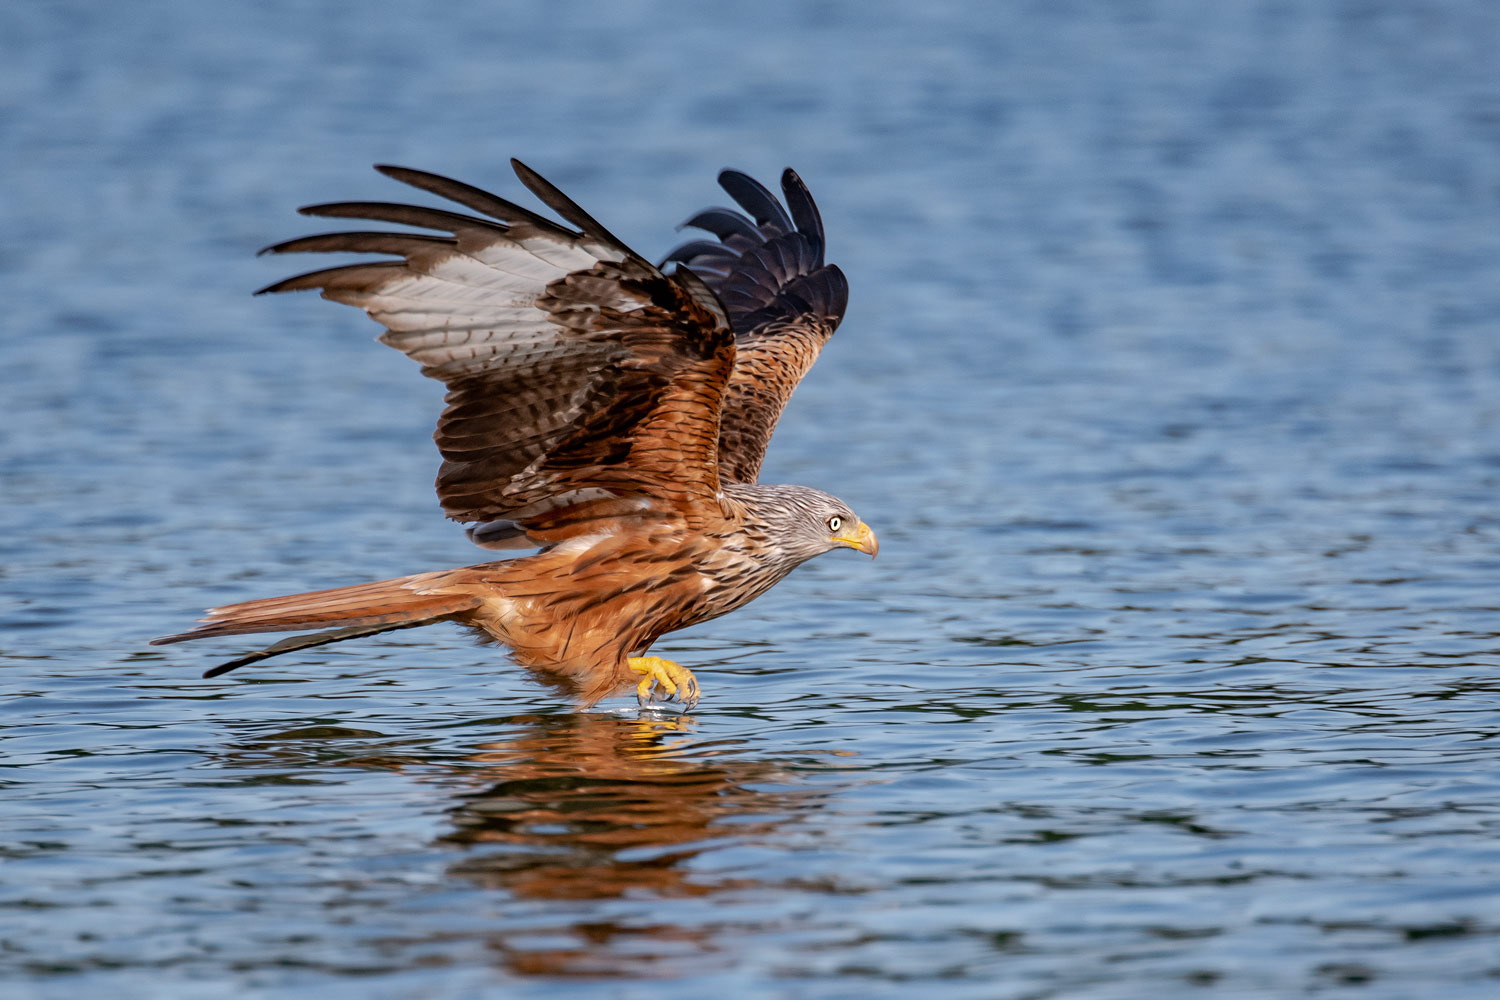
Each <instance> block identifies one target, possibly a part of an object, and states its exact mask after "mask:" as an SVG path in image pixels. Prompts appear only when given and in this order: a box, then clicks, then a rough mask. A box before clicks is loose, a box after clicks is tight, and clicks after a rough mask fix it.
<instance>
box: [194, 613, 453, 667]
mask: <svg viewBox="0 0 1500 1000" xmlns="http://www.w3.org/2000/svg"><path fill="white" fill-rule="evenodd" d="M431 624H432V619H426V618H424V619H422V620H421V621H414V622H397V623H396V624H395V625H366V626H363V627H360V626H355V627H353V628H335V629H329V630H328V631H327V632H313V633H310V634H308V635H294V636H292V637H291V638H290V639H282V640H281V641H280V642H273V643H271V645H269V646H267V647H266V648H265V649H257V650H256V651H255V652H253V653H246V654H245V655H244V656H241V657H238V658H237V659H233V660H230V661H229V662H228V663H221V664H219V665H218V666H217V667H210V668H209V669H207V670H205V671H203V676H204V677H205V678H207V677H217V676H219V675H220V674H227V673H229V671H231V670H236V669H238V668H240V667H245V666H249V665H250V664H252V663H259V662H260V661H261V660H265V659H269V658H270V657H272V656H280V655H281V654H282V653H291V652H295V651H296V650H299V649H311V648H313V647H314V646H326V645H328V644H329V643H331V642H343V641H344V640H345V639H362V638H364V637H365V636H367V635H379V634H380V633H381V632H395V631H396V630H398V629H403V628H417V627H418V626H421V625H431Z"/></svg>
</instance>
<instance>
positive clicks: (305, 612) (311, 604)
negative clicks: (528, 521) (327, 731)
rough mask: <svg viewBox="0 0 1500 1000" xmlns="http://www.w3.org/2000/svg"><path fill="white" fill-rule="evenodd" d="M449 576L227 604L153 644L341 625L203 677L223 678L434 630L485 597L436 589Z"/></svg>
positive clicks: (429, 575)
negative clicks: (406, 631) (423, 628)
mask: <svg viewBox="0 0 1500 1000" xmlns="http://www.w3.org/2000/svg"><path fill="white" fill-rule="evenodd" d="M448 576H449V574H448V573H446V572H444V573H421V574H418V575H416V576H404V577H399V578H397V579H395V580H380V581H377V582H375V583H360V584H355V585H354V586H352V587H336V588H334V589H332V590H315V591H311V592H309V593H306V594H288V595H287V596H285V597H266V598H262V599H261V600H258V601H244V602H242V603H240V604H226V605H224V606H223V607H221V608H209V609H208V616H207V617H206V618H204V619H203V620H202V621H203V624H201V625H199V626H198V627H197V628H194V629H190V630H189V631H187V632H180V633H178V634H177V635H164V636H162V637H161V638H159V639H152V640H151V645H153V646H162V645H166V644H167V643H169V642H185V641H187V640H189V639H208V638H211V637H213V636H219V635H241V634H244V633H247V632H303V631H306V630H308V629H318V628H326V627H327V626H330V625H332V626H335V627H334V628H331V629H327V630H326V631H321V632H315V633H313V634H312V635H298V636H293V637H291V638H289V639H283V640H281V641H280V642H277V643H273V644H272V645H270V646H267V647H266V648H264V649H261V650H257V651H256V652H254V653H250V654H247V655H245V656H241V657H240V658H239V659H236V660H231V661H229V662H228V663H222V664H220V665H219V666H217V667H214V668H213V669H211V670H208V671H206V672H205V673H204V674H203V676H204V677H217V676H219V675H220V674H223V673H228V672H229V671H231V670H233V669H235V668H236V667H243V666H245V665H246V664H249V663H255V662H257V661H259V660H264V659H266V658H267V657H270V656H277V655H279V654H281V653H290V652H292V651H293V650H298V649H309V648H311V647H313V646H324V645H327V644H328V643H330V642H342V641H344V640H345V639H358V638H360V637H362V636H367V635H376V634H378V633H380V632H392V631H395V630H396V629H403V628H416V627H417V626H419V625H430V624H432V623H434V622H439V621H444V620H446V619H449V618H452V617H454V616H455V615H460V614H462V613H463V612H465V611H471V610H473V609H474V608H477V607H478V606H479V604H480V600H481V598H480V597H479V596H478V595H476V594H473V593H462V592H457V593H455V592H451V591H450V592H443V591H442V590H437V589H436V588H435V586H434V585H436V586H441V582H442V579H443V578H447V577H448Z"/></svg>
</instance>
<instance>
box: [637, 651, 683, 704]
mask: <svg viewBox="0 0 1500 1000" xmlns="http://www.w3.org/2000/svg"><path fill="white" fill-rule="evenodd" d="M625 663H626V665H627V666H629V667H630V669H631V670H634V671H635V672H636V673H638V674H640V675H641V682H640V683H639V684H637V685H636V688H635V700H636V701H637V702H639V703H640V706H641V707H642V708H645V707H646V706H647V705H649V704H651V702H652V701H653V700H655V699H656V698H657V697H658V695H657V694H656V692H655V691H654V690H653V689H654V688H655V687H656V686H657V685H660V686H661V688H662V689H663V690H664V691H665V692H666V694H665V695H661V696H660V697H661V698H662V700H663V701H670V700H671V699H672V697H673V696H676V698H677V700H678V701H680V702H682V707H683V708H684V709H690V708H692V707H693V706H694V705H696V704H698V678H696V677H694V676H693V672H692V671H691V670H689V669H688V668H687V667H683V666H679V665H678V664H676V663H673V662H672V661H671V660H664V659H662V658H661V657H660V656H632V657H629V658H628V659H626V661H625Z"/></svg>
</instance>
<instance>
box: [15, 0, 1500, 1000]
mask: <svg viewBox="0 0 1500 1000" xmlns="http://www.w3.org/2000/svg"><path fill="white" fill-rule="evenodd" d="M1497 44H1500V8H1495V7H1494V6H1493V5H1491V4H1486V3H1481V2H1474V3H1462V2H1456V0H1454V2H1434V3H1426V4H1409V5H1402V4H1381V3H1374V2H1370V3H1362V2H1346V3H1328V4H1323V3H1317V4H1284V3H1272V2H1266V3H1252V2H1233V3H1222V4H1209V5H1205V4H1198V3H1192V2H1188V0H1177V2H1169V0H1160V2H1141V3H1128V4H1127V3H1121V4H1110V5H1098V6H1091V5H1074V4H1010V5H1003V6H999V7H996V8H994V9H993V10H988V9H987V10H986V12H985V13H983V14H982V15H980V14H979V13H977V11H976V9H975V8H973V7H972V6H971V5H961V4H953V5H945V4H927V5H921V7H920V12H919V8H918V7H914V6H911V5H902V4H883V3H880V4H860V5H839V4H823V5H798V4H780V3H771V4H758V5H754V8H753V9H746V10H740V11H735V12H729V11H723V12H718V11H715V12H713V13H706V12H701V11H698V10H697V8H688V7H684V6H681V5H675V4H670V3H662V4H657V3H623V4H615V5H610V6H609V7H608V8H607V9H606V8H602V7H597V6H591V7H589V8H580V9H578V10H577V11H573V12H564V11H561V10H559V9H556V8H554V7H553V6H552V5H541V4H538V5H514V6H513V5H504V6H495V7H490V8H480V7H462V6H460V7H453V6H451V5H450V6H447V7H444V8H443V9H442V11H441V12H440V13H439V12H436V11H435V10H434V9H429V8H426V7H420V6H416V7H411V8H402V9H396V8H379V9H378V10H376V9H374V8H370V7H368V6H364V5H359V6H355V5H340V4H334V5H327V6H321V7H316V8H309V7H307V6H306V5H300V4H276V3H268V4H255V5H250V4H244V5H233V4H231V5H190V4H185V3H180V2H172V0H159V2H152V3H145V4H135V5H130V6H127V7H121V6H116V7H113V8H106V7H103V6H100V5H97V4H85V3H77V4H70V3H55V4H47V5H41V4H35V5H13V6H12V7H9V8H6V9H5V10H4V11H3V12H0V55H3V56H4V58H3V59H0V168H3V176H4V177H5V179H6V187H7V194H6V196H5V197H4V199H3V200H0V295H3V299H4V301H5V304H6V309H5V318H4V320H3V321H0V322H3V324H4V327H3V330H4V333H3V337H0V373H3V374H0V382H3V395H4V400H5V406H4V411H5V413H6V421H5V424H4V426H3V428H0V435H3V442H4V444H3V450H0V476H3V482H4V495H5V499H6V503H5V505H4V507H3V508H0V567H3V569H0V622H3V625H4V632H3V638H0V666H3V671H0V713H3V718H0V725H3V727H4V728H3V730H0V754H3V757H0V851H3V864H0V976H3V981H4V983H5V992H6V995H7V996H8V997H9V996H16V997H28V998H29V997H38V998H43V997H45V998H50V997H76V996H94V995H109V996H113V997H119V998H122V1000H123V998H133V997H151V998H156V997H164V996H173V997H175V996H183V997H198V996H203V997H208V996H224V995H226V994H232V995H236V996H261V995H276V996H304V995H305V996H317V997H320V998H321V997H327V996H340V997H342V996H350V997H369V996H379V997H419V996H420V997H430V996H474V995H497V996H498V995H505V996H552V995H570V994H573V993H578V994H587V995H608V996H620V997H638V996H642V997H643V996H648V995H649V996H652V997H657V998H673V997H683V998H687V997H701V996H703V995H705V994H716V995H726V996H738V995H742V996H792V997H804V996H805V997H813V996H817V997H824V996H827V997H845V996H848V997H856V996H857V997H862V998H863V997H871V996H882V997H883V996H891V997H898V996H911V995H912V994H913V993H914V992H916V991H918V990H928V991H932V990H941V995H943V996H955V997H964V996H972V997H984V998H993V997H1013V998H1043V997H1055V998H1067V1000H1078V998H1089V1000H1095V998H1099V1000H1103V998H1125V997H1141V996H1188V997H1190V996H1196V995H1213V996H1214V997H1236V996H1247V997H1248V996H1259V997H1287V996H1301V995H1309V996H1312V995H1316V996H1345V995H1349V996H1359V997H1433V996H1443V997H1454V998H1467V997H1473V998H1483V997H1489V996H1492V995H1493V994H1494V990H1495V988H1496V977H1497V976H1500V959H1497V957H1496V956H1497V954H1500V951H1497V938H1500V881H1497V878H1500V848H1497V846H1496V844H1497V834H1500V767H1497V765H1500V751H1497V743H1496V735H1497V733H1500V680H1497V676H1500V672H1497V667H1500V597H1497V590H1496V585H1495V581H1496V576H1497V571H1500V515H1497V510H1496V504H1495V497H1496V492H1497V486H1500V77H1497V75H1496V73H1495V63H1494V52H1495V51H1496V47H1497ZM512 155H518V156H521V157H522V158H524V159H526V160H527V161H528V162H530V163H531V164H532V165H534V166H535V167H537V168H538V169H540V170H542V171H543V172H544V173H546V174H547V175H548V176H549V177H550V178H551V179H553V180H554V181H555V182H557V183H558V184H559V185H560V186H562V187H563V188H564V189H565V190H567V191H568V192H569V193H570V194H571V195H572V196H573V197H575V198H576V199H577V200H578V201H579V202H580V203H582V204H583V205H584V206H585V207H587V208H588V209H590V210H591V211H593V212H594V214H596V215H597V216H598V217H599V218H600V219H601V220H602V221H603V222H604V223H605V224H606V225H608V226H609V227H610V228H611V229H613V230H614V231H615V232H617V233H619V234H620V235H621V236H622V237H624V238H626V239H627V240H629V241H630V242H631V243H632V244H633V245H634V246H636V247H637V248H638V249H640V250H641V251H642V252H643V253H645V254H647V255H648V256H656V255H658V254H660V253H661V252H663V251H664V250H665V249H667V248H668V247H670V246H671V245H672V244H673V242H674V241H675V240H676V239H677V238H678V237H677V235H676V234H675V233H674V231H673V229H672V226H673V224H674V223H675V222H676V221H678V220H679V219H681V218H685V217H686V216H687V215H689V214H690V213H692V212H693V211H695V210H696V209H698V208H700V207H702V206H703V205H705V204H710V203H715V202H720V201H723V200H724V198H723V196H722V194H718V193H716V191H717V189H716V188H715V187H714V185H713V180H712V179H713V176H714V173H715V172H716V171H717V170H718V169H719V168H720V167H722V166H725V165H729V164H733V165H735V166H738V167H741V168H743V169H746V170H749V171H751V172H752V173H755V174H757V175H759V176H762V177H766V178H771V177H774V176H775V174H776V172H777V171H779V169H780V168H781V167H782V166H785V165H787V164H789V163H790V164H794V165H795V166H796V167H797V169H798V170H799V172H800V173H801V174H802V176H803V177H804V178H805V179H806V180H807V181H808V183H809V184H810V185H811V187H812V189H813V192H814V194H815V195H816V196H817V198H818V200H819V204H820V207H821V209H822V212H823V216H824V219H825V221H826V223H827V227H828V230H829V234H830V254H831V257H832V258H833V259H835V260H837V261H838V262H839V263H840V264H841V265H842V266H843V267H844V268H845V270H846V271H847V272H848V273H849V275H850V278H851V284H852V286H853V294H852V304H851V309H850V313H849V316H848V320H847V322H846V324H845V326H844V327H843V328H842V329H841V331H840V332H839V334H838V335H837V337H835V339H834V341H833V343H832V344H831V346H830V347H829V349H828V351H827V352H826V354H825V356H824V360H823V362H822V363H821V364H820V365H819V366H818V368H817V369H816V371H815V372H814V373H813V375H812V376H811V377H810V378H809V379H808V381H807V382H806V383H805V385H804V386H803V388H802V390H801V391H800V392H799V394H798V397H797V399H796V401H795V402H794V404H793V406H792V408H791V410H790V411H789V413H788V415H787V419H786V421H785V422H784V424H783V425H782V428H781V430H780V431H779V432H778V435H777V439H776V441H775V444H774V445H773V448H772V451H771V454H770V457H769V461H768V465H767V469H766V476H767V478H769V479H772V480H782V481H793V482H805V483H808V484H811V485H816V486H819V487H822V488H824V489H828V490H830V491H832V492H835V493H837V494H838V495H840V496H841V497H843V498H845V499H846V500H848V501H849V502H850V503H851V504H852V505H853V506H854V508H855V509H856V510H858V511H859V512H860V513H861V514H862V515H863V516H864V517H865V519H866V520H868V521H869V522H870V523H871V524H872V525H874V526H875V528H876V529H877V530H878V531H879V532H880V537H881V542H882V553H881V557H880V559H879V561H877V562H876V563H874V564H873V565H872V564H869V563H868V562H867V561H865V560H863V559H860V558H854V557H847V558H841V557H840V556H838V555H830V556H827V557H824V558H822V559H820V560H817V561H815V562H814V563H812V564H810V565H808V566H807V567H805V568H804V569H803V570H800V571H799V572H798V573H797V574H794V575H793V576H792V577H791V578H790V579H788V580H787V581H786V582H785V583H783V584H782V585H781V586H780V587H778V588H777V589H776V590H774V591H773V592H772V593H771V594H769V595H767V596H766V597H764V598H762V599H760V600H759V601H757V602H756V603H754V604H752V605H751V606H750V607H748V608H747V609H745V610H744V611H742V612H739V613H737V614H735V615H732V616H729V617H726V618H723V619H719V620H716V621H714V622H711V623H707V624H705V625H703V626H700V627H698V628H696V629H693V630H690V631H688V632H685V633H681V634H679V635H677V636H674V637H670V638H669V639H668V640H667V642H666V643H665V645H664V647H663V648H664V649H665V650H666V651H667V653H668V654H669V655H672V656H673V657H674V658H675V659H678V660H680V661H682V662H683V663H685V664H687V665H689V666H691V667H693V668H694V669H695V670H697V672H698V676H699V678H700V680H701V682H702V683H703V687H704V690H705V695H704V699H703V702H702V703H701V705H700V706H699V707H698V708H697V709H696V710H695V711H694V712H693V713H692V715H691V716H690V717H686V718H682V717H677V716H675V715H672V714H663V715H654V714H648V715H639V714H638V713H637V712H636V711H635V709H634V707H633V705H632V704H630V703H628V702H626V701H623V700H622V701H618V702H613V703H606V704H605V705H603V706H601V707H600V708H599V709H596V710H595V711H591V712H585V713H579V712H576V711H574V710H573V709H572V708H571V707H570V706H568V705H566V704H563V703H560V702H559V701H557V699H556V698H555V697H554V696H553V695H552V694H550V693H548V692H547V691H545V690H543V689H541V688H539V687H536V686H535V685H533V684H532V683H530V682H529V681H528V680H527V679H526V678H525V677H524V676H522V675H521V674H520V673H519V672H518V671H516V670H515V669H513V668H511V667H509V666H508V665H507V664H506V663H505V661H504V660H503V658H501V657H499V656H498V655H497V654H496V652H495V651H494V650H491V649H482V648H476V647H474V646H472V645H470V644H469V643H468V641H467V640H466V639H465V638H464V636H463V635H461V634H460V633H459V632H458V631H457V630H456V629H453V630H449V629H446V628H435V629H425V630H420V631H413V632H401V633H394V634H392V635H390V636H389V637H385V638H380V639H374V640H369V641H366V642H363V643H350V644H347V645H343V646H335V647H330V648H326V649H318V650H312V651H308V652H307V653H304V654H299V655H297V656H295V657H287V658H284V659H281V660H274V661H270V662H268V663H266V664H264V665H262V666H258V667H255V668H253V669H247V670H245V671H241V672H238V673H236V674H234V675H232V676H230V677H226V678H222V679H219V680H214V681H204V680H200V679H198V673H199V672H200V671H201V670H202V669H203V668H204V667H205V666H206V665H208V664H209V663H211V662H213V661H214V657H216V656H219V655H222V654H229V653H233V652H237V651H239V650H241V649H244V648H249V645H248V644H235V643H233V642H224V643H221V644H219V645H212V644H205V645H204V646H197V647H193V646H183V647H171V648H168V649H165V650H162V649H154V648H151V647H147V646H146V645H145V640H146V639H148V638H149V637H151V636H153V635H158V634H162V633H165V632H170V631H175V630H177V629H179V628H180V627H181V626H183V625H184V624H185V623H186V622H187V621H188V620H189V619H191V618H192V617H194V616H195V614H196V612H197V609H198V608H200V607H203V606H206V605H211V604H221V603H226V602H229V601H234V600H240V599H248V598H253V597H258V596H265V595H269V594H276V593H285V592H291V591H297V590H305V589H313V588H317V587H326V586H337V585H340V584H343V583H350V582H356V581H360V580H365V579H375V578H381V577H387V576H392V575H397V574H402V573H408V572H414V571H418V570H424V569H432V568H437V567H441V566H448V565H462V564H464V563H466V562H472V561H477V559H479V558H482V554H478V553H476V550H474V549H472V548H471V547H470V546H469V545H468V543H467V542H466V541H465V540H464V538H463V535H462V532H461V531H460V530H459V529H458V528H457V527H456V526H454V525H451V524H447V523H445V522H444V521H443V519H442V518H441V516H440V515H439V512H438V510H437V505H436V502H435V499H434V497H433V496H432V493H431V487H430V482H431V476H432V474H433V471H434V468H435V465H436V456H435V454H434V452H433V450H432V447H431V444H430V441H429V440H428V436H429V433H430V429H431V424H432V420H433V419H434V416H435V414H436V412H437V410H438V407H439V405H440V397H441V388H440V387H439V386H438V385H437V384H435V383H431V382H428V381H426V380H423V379H421V378H420V377H418V376H417V374H416V372H415V371H414V370H412V367H411V365H410V363H409V362H407V361H406V360H405V359H404V358H402V357H400V356H399V355H397V354H396V353H395V352H392V351H389V350H386V349H384V348H381V347H379V346H378V345H376V344H373V343H372V342H371V337H372V335H373V334H374V333H375V332H376V331H375V330H374V328H373V327H372V326H371V325H370V324H369V323H368V321H366V320H365V319H363V318H362V317H361V316H359V315H358V314H357V313H355V312H354V311H353V310H348V309H341V308H337V307H334V306H332V305H330V304H328V303H323V302H319V301H317V300H316V299H315V298H312V297H306V296H301V297H285V298H278V299H275V300H267V299H252V298H250V297H249V295H248V294H247V293H248V292H249V291H250V290H252V289H253V288H255V287H258V286H260V285H262V284H265V283H268V282H270V281H273V280H275V279H277V278H279V277H282V276H284V274H285V273H286V271H285V270H284V268H285V265H286V263H287V262H286V261H284V260H256V259H254V257H253V256H252V255H253V252H254V251H255V250H256V249H257V248H258V247H260V246H262V245H265V244H267V243H271V242H275V241H277V240H280V239H284V238H287V237H290V236H294V235H299V234H301V233H304V232H309V231H312V230H313V229H316V228H317V224H316V223H315V224H314V225H313V226H312V227H308V226H307V224H306V223H307V220H302V219H299V218H298V217H296V216H295V215H294V214H292V211H291V210H292V208H293V207H294V206H295V205H298V204H305V203H310V202H317V201H324V200H331V199H347V198H392V197H399V196H401V192H400V190H399V189H398V188H396V187H394V186H393V185H392V184H391V182H389V181H386V180H384V179H382V178H380V177H378V176H377V175H375V174H374V173H372V172H370V171H368V169H367V164H368V163H371V162H396V163H406V164H410V165H412V166H417V167H423V168H427V169H432V170H438V171H442V172H446V173H451V174H454V175H457V176H460V177H463V178H465V179H468V180H471V181H473V182H475V183H477V184H480V185H481V186H486V187H491V188H494V189H496V190H498V191H499V192H500V193H502V194H505V195H507V196H510V197H519V196H521V190H520V187H519V185H517V184H516V183H515V182H514V181H513V180H512V179H509V178H508V169H507V167H506V159H507V157H509V156H512Z"/></svg>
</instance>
